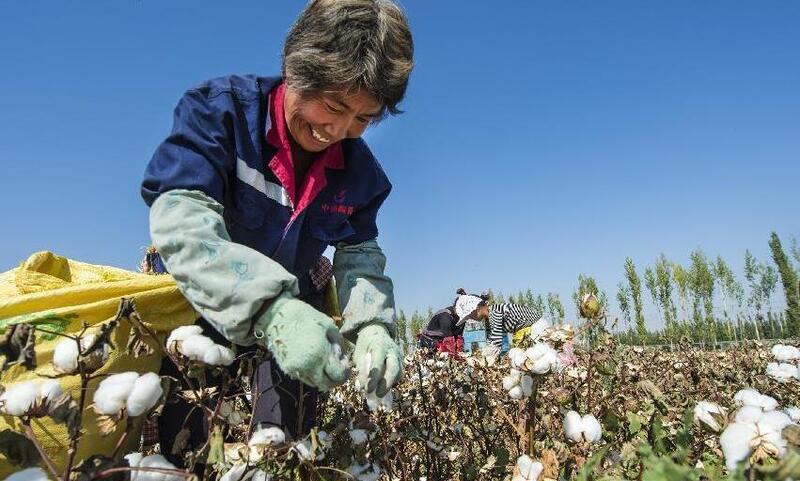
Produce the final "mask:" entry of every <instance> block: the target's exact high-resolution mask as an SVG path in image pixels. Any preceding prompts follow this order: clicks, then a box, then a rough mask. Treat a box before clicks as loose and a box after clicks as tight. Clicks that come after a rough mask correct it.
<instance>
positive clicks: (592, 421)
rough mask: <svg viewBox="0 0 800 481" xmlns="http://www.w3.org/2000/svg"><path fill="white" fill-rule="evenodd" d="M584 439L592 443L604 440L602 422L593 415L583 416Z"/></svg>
mask: <svg viewBox="0 0 800 481" xmlns="http://www.w3.org/2000/svg"><path fill="white" fill-rule="evenodd" d="M583 437H584V438H585V439H586V441H587V442H590V443H596V442H598V441H600V440H601V439H603V427H602V426H601V425H600V421H598V420H597V418H596V417H594V416H592V415H591V414H585V415H584V416H583Z"/></svg>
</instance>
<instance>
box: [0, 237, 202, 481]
mask: <svg viewBox="0 0 800 481" xmlns="http://www.w3.org/2000/svg"><path fill="white" fill-rule="evenodd" d="M123 297H124V298H128V299H133V301H134V302H135V307H136V311H137V312H138V314H139V316H140V317H141V319H142V321H143V322H144V323H145V324H146V325H147V326H148V327H150V329H152V330H153V331H155V332H156V333H157V334H158V335H159V336H160V337H161V341H162V342H163V338H164V337H166V335H167V334H168V333H169V332H170V331H171V330H172V329H174V328H176V327H178V326H182V325H186V324H193V323H194V322H195V321H196V320H197V318H198V317H199V315H198V314H197V313H196V312H195V311H194V309H192V307H191V306H190V305H189V303H188V302H187V301H186V299H185V298H184V297H183V296H182V295H181V293H180V292H179V291H178V288H177V286H176V285H175V281H174V280H173V279H172V277H171V276H169V275H147V274H139V273H136V272H130V271H126V270H123V269H117V268H114V267H107V266H99V265H92V264H85V263H83V262H77V261H73V260H70V259H67V258H65V257H61V256H57V255H55V254H53V253H51V252H37V253H35V254H33V255H31V256H30V257H29V258H28V259H27V260H26V261H25V262H23V263H22V264H21V265H20V266H19V267H18V268H16V269H12V270H10V271H8V272H4V273H2V274H0V337H1V336H2V335H3V334H4V333H5V331H6V330H7V328H8V326H9V325H11V324H18V323H29V324H33V325H36V326H37V327H41V328H43V329H47V330H48V331H52V332H58V333H62V332H63V333H77V332H79V331H80V329H81V327H82V324H83V323H86V324H88V325H89V326H96V325H98V324H101V323H103V322H105V321H108V320H110V319H112V318H114V316H115V314H116V313H117V310H118V309H119V306H120V301H121V299H122V298H123ZM88 332H93V330H92V328H91V327H90V328H89V331H88ZM130 332H131V331H130V325H129V323H128V322H127V321H123V322H121V323H120V325H119V326H118V327H117V329H115V330H114V332H113V334H112V336H111V339H112V341H113V343H114V346H115V349H114V350H112V352H111V353H110V356H109V358H108V361H107V362H106V363H105V365H104V366H103V367H102V368H100V369H99V370H97V371H95V373H94V374H95V375H97V374H105V373H111V374H113V373H119V372H125V371H137V372H139V373H144V372H148V371H153V372H158V370H159V367H160V365H161V356H160V355H159V353H158V351H157V352H156V353H154V354H152V355H147V356H141V357H138V358H135V357H133V356H131V355H127V354H126V353H125V347H126V345H127V343H128V338H129V336H130ZM61 339H65V338H63V337H60V336H57V335H56V334H47V333H43V332H41V331H37V332H36V346H35V352H36V364H37V367H36V370H33V371H30V370H26V369H24V368H22V367H19V366H14V367H12V368H10V369H7V370H6V371H4V372H3V373H2V375H0V384H3V385H8V384H11V383H13V382H17V381H23V380H27V379H32V378H36V377H39V376H37V372H39V374H48V375H53V373H54V370H53V366H52V358H53V349H54V348H55V345H56V343H57V342H58V341H60V340H61ZM0 365H2V356H0ZM57 380H58V382H59V383H60V384H61V387H62V389H63V390H64V392H69V393H70V394H72V396H73V398H74V399H75V400H76V401H77V400H78V396H79V393H80V376H78V375H63V376H60V377H58V378H57ZM100 380H101V379H93V380H92V381H90V382H89V392H88V394H87V396H86V407H85V409H84V412H83V420H82V425H81V430H82V432H83V435H82V437H81V441H80V443H79V444H78V451H77V456H76V463H77V462H78V461H79V460H81V459H84V458H86V457H87V456H89V455H91V454H110V453H111V452H112V451H113V449H114V446H115V445H116V444H117V440H118V438H119V437H120V435H121V434H122V433H123V432H124V430H125V429H124V425H123V426H120V427H119V428H117V430H116V431H115V432H114V433H113V434H111V435H110V436H108V437H105V438H104V437H101V436H100V434H99V433H98V426H97V416H96V415H95V413H94V410H93V409H92V408H91V407H90V405H91V403H92V396H93V393H94V391H95V389H96V388H97V384H99V382H100ZM123 424H124V423H123ZM31 425H32V427H33V430H34V432H35V433H36V435H37V437H38V438H39V440H40V441H41V443H42V445H43V446H44V449H45V451H46V452H47V454H48V455H49V456H50V458H51V459H52V460H53V461H54V462H55V464H56V467H57V468H58V469H59V470H62V469H63V468H64V464H65V463H66V456H67V447H68V435H67V431H66V426H65V425H64V424H57V423H55V422H53V421H52V420H51V419H50V418H49V417H44V418H37V419H33V420H32V421H31ZM9 428H11V429H12V430H14V431H17V432H20V433H21V432H23V429H22V426H21V423H20V422H19V418H15V417H12V416H0V431H3V430H5V429H9ZM139 435H140V433H139V432H131V433H130V435H129V436H128V438H127V439H126V441H131V443H132V449H136V448H137V447H138V441H139ZM14 471H15V468H14V467H12V466H11V465H10V463H9V462H8V461H7V460H6V459H5V457H4V456H3V455H0V479H3V478H5V477H6V476H8V475H9V474H11V473H12V472H14Z"/></svg>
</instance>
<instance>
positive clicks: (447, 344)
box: [419, 289, 489, 354]
mask: <svg viewBox="0 0 800 481" xmlns="http://www.w3.org/2000/svg"><path fill="white" fill-rule="evenodd" d="M456 295H457V297H456V299H455V300H454V301H453V304H452V305H450V306H447V307H445V308H443V309H440V310H439V311H437V312H435V313H434V314H433V316H432V317H431V318H430V320H429V321H428V324H427V326H426V327H425V329H424V330H423V331H422V332H420V334H419V345H420V347H422V348H426V349H430V350H435V351H439V352H450V353H451V354H455V353H457V352H461V351H463V350H464V327H465V325H466V321H467V319H468V318H469V317H470V315H472V314H473V313H475V311H476V310H477V309H479V308H480V307H481V306H485V305H486V302H487V301H488V300H489V297H488V296H478V295H475V294H467V292H466V291H465V290H464V289H458V290H457V291H456Z"/></svg>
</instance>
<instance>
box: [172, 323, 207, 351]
mask: <svg viewBox="0 0 800 481" xmlns="http://www.w3.org/2000/svg"><path fill="white" fill-rule="evenodd" d="M202 333H203V328H202V327H200V326H197V325H191V326H181V327H178V328H175V329H173V330H172V332H171V333H170V334H169V337H168V338H167V349H168V350H169V351H170V352H172V353H175V352H177V351H176V346H177V342H179V341H183V340H185V339H187V338H189V337H192V336H197V335H200V334H202Z"/></svg>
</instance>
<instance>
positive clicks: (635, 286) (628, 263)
mask: <svg viewBox="0 0 800 481" xmlns="http://www.w3.org/2000/svg"><path fill="white" fill-rule="evenodd" d="M625 278H626V279H627V280H628V286H630V289H631V299H632V300H633V312H634V314H635V317H636V332H637V333H638V334H639V337H640V338H641V339H644V338H645V336H646V335H647V326H646V325H645V323H644V313H643V308H642V282H641V280H639V275H638V274H637V273H636V266H635V265H634V264H633V259H631V258H630V257H626V258H625Z"/></svg>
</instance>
